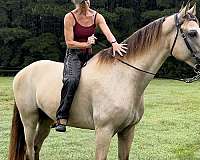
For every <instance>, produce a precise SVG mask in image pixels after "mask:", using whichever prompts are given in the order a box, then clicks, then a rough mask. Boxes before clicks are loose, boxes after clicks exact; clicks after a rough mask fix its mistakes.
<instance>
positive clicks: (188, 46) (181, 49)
mask: <svg viewBox="0 0 200 160" xmlns="http://www.w3.org/2000/svg"><path fill="white" fill-rule="evenodd" d="M189 8H190V7H189V4H187V5H186V6H185V7H184V8H183V9H181V10H180V12H179V13H177V14H175V15H172V16H169V17H167V18H166V21H165V22H164V23H163V32H164V34H166V35H170V36H166V37H170V38H169V39H168V40H169V42H170V43H169V47H170V49H171V55H172V56H174V57H175V58H176V59H179V60H181V61H184V62H186V63H187V64H189V65H190V66H192V67H194V68H195V69H197V70H198V71H200V64H199V62H200V28H199V21H198V20H197V18H196V4H195V5H194V6H193V7H192V8H191V9H189Z"/></svg>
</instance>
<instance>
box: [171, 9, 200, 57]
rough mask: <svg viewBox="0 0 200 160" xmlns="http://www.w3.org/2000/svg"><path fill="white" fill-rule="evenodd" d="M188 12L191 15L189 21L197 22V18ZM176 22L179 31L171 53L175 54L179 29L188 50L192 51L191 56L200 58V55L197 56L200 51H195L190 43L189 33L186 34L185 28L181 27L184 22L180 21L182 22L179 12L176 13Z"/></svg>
mask: <svg viewBox="0 0 200 160" xmlns="http://www.w3.org/2000/svg"><path fill="white" fill-rule="evenodd" d="M187 14H188V16H189V17H188V20H189V21H195V22H197V23H198V21H197V19H196V18H195V16H193V15H192V14H190V13H187ZM175 23H176V29H177V32H176V37H175V39H174V43H173V45H172V48H171V52H170V54H171V55H172V56H173V50H174V46H175V44H176V41H177V38H178V34H179V31H180V33H181V36H182V37H183V40H184V42H185V44H186V46H187V48H188V50H189V51H190V54H191V56H192V57H194V58H197V59H199V58H200V57H199V56H197V53H198V52H195V51H194V50H193V49H192V47H191V45H190V43H189V42H188V39H187V34H186V33H185V32H184V31H183V29H182V28H181V25H182V24H183V23H180V22H179V19H178V14H175Z"/></svg>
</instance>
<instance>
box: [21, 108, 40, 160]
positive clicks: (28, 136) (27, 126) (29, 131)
mask: <svg viewBox="0 0 200 160" xmlns="http://www.w3.org/2000/svg"><path fill="white" fill-rule="evenodd" d="M27 108H28V107H23V108H22V109H23V111H21V112H20V113H21V118H22V123H23V125H24V133H25V141H26V149H27V151H26V156H27V159H28V160H34V159H35V151H34V140H35V134H36V127H37V123H38V117H39V114H38V110H37V109H36V110H27Z"/></svg>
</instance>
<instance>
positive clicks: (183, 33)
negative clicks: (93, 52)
mask: <svg viewBox="0 0 200 160" xmlns="http://www.w3.org/2000/svg"><path fill="white" fill-rule="evenodd" d="M188 15H189V17H188V20H189V21H195V22H197V19H196V18H195V17H194V16H193V15H191V14H190V13H188ZM174 19H175V25H176V30H177V32H176V36H175V39H174V42H173V45H172V48H171V50H170V54H171V56H173V50H174V47H175V45H176V41H177V39H178V34H179V31H180V33H181V36H182V38H183V39H184V42H185V44H186V46H187V48H188V50H189V51H190V54H191V55H192V57H194V58H196V59H199V58H200V57H198V56H197V55H196V52H195V51H193V49H192V47H191V45H190V43H189V42H188V40H187V36H186V33H185V32H184V31H183V29H182V28H181V25H182V24H183V23H180V22H179V19H178V14H175V16H174ZM164 21H165V17H163V18H162V22H164ZM98 44H99V45H101V46H103V47H107V46H106V45H104V44H103V43H101V42H98ZM114 58H115V59H117V60H118V61H119V62H121V63H123V64H125V65H127V66H128V67H131V68H133V69H135V70H138V71H140V72H144V73H147V74H150V75H154V76H155V75H156V73H152V72H149V71H145V70H143V69H140V68H138V67H135V66H133V65H131V64H129V63H127V62H125V61H123V60H121V59H119V58H116V57H114ZM194 71H195V70H194ZM195 72H196V74H197V75H196V76H194V77H193V78H186V79H174V78H173V79H174V80H180V81H184V82H186V83H191V82H193V81H196V80H198V79H200V72H199V71H195ZM170 79H172V78H170Z"/></svg>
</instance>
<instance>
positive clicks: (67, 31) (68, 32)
mask: <svg viewBox="0 0 200 160" xmlns="http://www.w3.org/2000/svg"><path fill="white" fill-rule="evenodd" d="M73 26H74V18H73V16H72V15H71V13H68V14H66V15H65V18H64V36H65V42H66V45H67V47H68V48H91V45H92V44H91V43H89V42H77V41H74V32H73Z"/></svg>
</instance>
